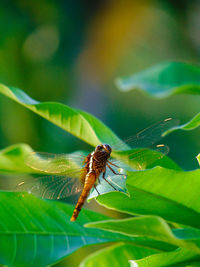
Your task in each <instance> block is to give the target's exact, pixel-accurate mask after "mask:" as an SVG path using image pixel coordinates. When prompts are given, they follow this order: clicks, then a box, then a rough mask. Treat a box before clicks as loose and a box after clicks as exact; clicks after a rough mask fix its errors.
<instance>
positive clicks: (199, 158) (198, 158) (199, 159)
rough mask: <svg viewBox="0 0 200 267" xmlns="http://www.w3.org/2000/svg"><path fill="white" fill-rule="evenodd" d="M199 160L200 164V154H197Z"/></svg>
mask: <svg viewBox="0 0 200 267" xmlns="http://www.w3.org/2000/svg"><path fill="white" fill-rule="evenodd" d="M197 161H198V163H199V165H200V154H198V155H197Z"/></svg>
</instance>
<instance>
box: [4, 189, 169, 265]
mask: <svg viewBox="0 0 200 267" xmlns="http://www.w3.org/2000/svg"><path fill="white" fill-rule="evenodd" d="M73 209H74V207H72V206H71V205H67V204H63V203H61V202H58V201H47V200H40V199H38V198H36V197H34V196H32V195H31V194H27V193H13V192H0V264H4V265H8V266H20V267H23V266H30V267H31V266H38V267H40V266H46V265H49V264H53V263H55V262H56V261H58V260H60V259H62V258H63V257H66V256H67V255H69V254H70V253H72V252H73V251H75V250H77V249H78V248H80V247H82V246H85V245H89V244H98V243H105V242H119V241H124V242H125V241H129V242H132V243H135V244H138V245H139V246H145V247H148V246H150V247H152V248H157V249H159V250H161V251H169V250H172V249H173V246H170V245H168V244H165V243H163V242H160V241H154V240H152V239H149V238H143V237H142V238H141V237H127V236H124V235H121V234H116V233H110V232H106V231H102V230H94V229H86V228H84V227H83V226H82V225H83V224H85V223H88V222H91V221H98V220H106V219H109V218H108V217H106V216H104V215H101V214H98V213H95V212H92V211H87V210H84V209H83V210H82V211H81V213H80V215H79V217H78V219H77V221H76V222H70V217H71V215H72V212H73ZM47 255H48V257H47Z"/></svg>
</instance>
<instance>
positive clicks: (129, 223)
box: [85, 216, 200, 253]
mask: <svg viewBox="0 0 200 267" xmlns="http://www.w3.org/2000/svg"><path fill="white" fill-rule="evenodd" d="M85 226H86V227H90V228H91V227H92V228H97V229H103V230H107V231H111V232H116V233H121V234H125V235H127V236H147V237H150V238H152V239H155V240H158V241H163V242H166V243H169V244H172V245H176V246H179V247H183V248H186V249H189V250H193V251H194V252H196V253H200V230H198V229H195V228H194V229H193V228H188V229H187V228H186V229H172V230H171V229H170V227H169V225H168V224H167V223H166V222H165V220H163V219H162V218H161V217H157V216H141V217H134V218H128V219H123V220H107V221H99V222H92V223H88V224H86V225H85Z"/></svg>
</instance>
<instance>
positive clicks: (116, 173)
mask: <svg viewBox="0 0 200 267" xmlns="http://www.w3.org/2000/svg"><path fill="white" fill-rule="evenodd" d="M106 165H107V166H108V168H109V169H110V170H111V171H112V172H113V173H114V174H115V175H124V174H123V173H118V172H116V171H115V170H113V168H112V167H110V165H109V164H108V163H107V164H106Z"/></svg>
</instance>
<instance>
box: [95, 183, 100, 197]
mask: <svg viewBox="0 0 200 267" xmlns="http://www.w3.org/2000/svg"><path fill="white" fill-rule="evenodd" d="M94 189H95V190H96V191H97V194H98V195H99V196H100V193H99V191H98V190H97V187H96V185H95V184H94Z"/></svg>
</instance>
